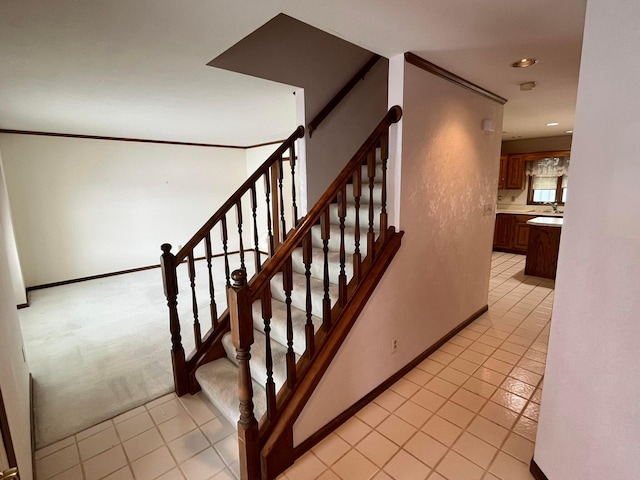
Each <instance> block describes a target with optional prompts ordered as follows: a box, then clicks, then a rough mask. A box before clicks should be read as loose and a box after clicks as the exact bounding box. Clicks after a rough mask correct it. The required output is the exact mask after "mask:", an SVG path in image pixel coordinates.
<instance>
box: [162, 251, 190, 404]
mask: <svg viewBox="0 0 640 480" xmlns="http://www.w3.org/2000/svg"><path fill="white" fill-rule="evenodd" d="M160 248H161V249H162V252H163V253H162V256H161V257H160V265H161V267H162V283H163V284H164V295H165V297H166V298H167V306H168V307H169V330H170V332H171V361H172V363H173V381H174V384H175V387H176V394H177V395H184V394H185V393H187V392H188V376H187V365H186V362H185V356H184V348H183V347H182V336H181V335H180V319H179V317H178V278H177V275H176V265H175V258H176V257H175V256H174V255H173V253H171V245H170V244H168V243H164V244H163V245H162V246H161V247H160Z"/></svg>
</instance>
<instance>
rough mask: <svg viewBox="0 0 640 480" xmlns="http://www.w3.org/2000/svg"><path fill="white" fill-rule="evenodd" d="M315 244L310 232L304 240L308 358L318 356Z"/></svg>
mask: <svg viewBox="0 0 640 480" xmlns="http://www.w3.org/2000/svg"><path fill="white" fill-rule="evenodd" d="M312 248H313V243H312V240H311V232H310V231H309V232H308V233H307V234H306V235H305V237H304V238H303V239H302V261H303V262H304V276H305V277H306V279H307V293H306V295H307V299H306V307H305V310H306V314H307V322H306V323H305V326H304V333H305V340H306V344H307V345H306V347H307V348H306V352H307V357H308V358H313V357H314V356H315V354H316V345H315V331H314V326H313V302H312V299H311V263H312V261H313V250H312Z"/></svg>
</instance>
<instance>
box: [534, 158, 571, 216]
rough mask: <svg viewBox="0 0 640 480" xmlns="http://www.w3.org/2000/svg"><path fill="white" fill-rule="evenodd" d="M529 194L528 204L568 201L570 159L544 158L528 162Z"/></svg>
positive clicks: (561, 203) (560, 203) (562, 203)
mask: <svg viewBox="0 0 640 480" xmlns="http://www.w3.org/2000/svg"><path fill="white" fill-rule="evenodd" d="M527 176H528V177H529V182H528V185H529V192H528V197H527V203H528V204H529V205H536V204H541V203H557V204H559V205H564V203H565V201H566V199H567V184H568V179H569V157H553V158H543V159H541V160H535V161H529V162H527Z"/></svg>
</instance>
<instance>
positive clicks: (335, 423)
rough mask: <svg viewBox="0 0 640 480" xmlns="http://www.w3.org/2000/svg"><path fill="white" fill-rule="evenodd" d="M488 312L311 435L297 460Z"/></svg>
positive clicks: (298, 449) (461, 326) (474, 317)
mask: <svg viewBox="0 0 640 480" xmlns="http://www.w3.org/2000/svg"><path fill="white" fill-rule="evenodd" d="M487 310H489V306H488V305H484V306H483V307H482V308H480V309H479V310H478V311H476V312H475V313H473V314H472V315H471V316H470V317H469V318H467V319H466V320H464V321H463V322H462V323H460V324H459V325H458V326H457V327H455V328H454V329H452V330H451V331H450V332H449V333H447V334H446V335H445V336H444V337H442V338H440V340H438V341H437V342H436V343H434V344H433V345H432V346H431V347H429V348H428V349H427V350H425V351H424V352H422V353H421V354H420V355H418V356H417V357H416V358H414V359H413V360H412V361H411V362H409V363H408V364H407V365H405V366H404V367H402V368H401V369H400V370H398V371H397V372H396V373H395V374H393V375H392V376H391V377H389V378H388V379H386V380H385V381H384V382H382V383H381V384H380V385H378V386H377V387H376V388H374V389H373V390H372V391H371V392H369V393H368V394H367V395H365V396H364V397H362V398H361V399H360V400H358V401H357V402H356V403H354V404H353V405H352V406H351V407H349V408H348V409H346V410H345V411H344V412H342V413H341V414H340V415H338V416H337V417H335V418H334V419H333V420H331V421H330V422H329V423H327V424H326V425H325V426H324V427H322V428H321V429H320V430H318V431H317V432H315V433H314V434H313V435H311V436H310V437H309V438H307V439H306V440H305V441H303V442H302V443H301V444H300V445H298V446H297V447H295V448H294V456H295V458H300V457H301V456H302V455H304V454H305V453H306V452H308V451H309V450H311V449H312V448H313V447H314V446H316V445H317V444H318V443H319V442H320V441H321V440H322V439H324V438H325V437H326V436H327V435H329V434H330V433H331V432H333V431H334V430H335V429H336V428H338V427H339V426H340V425H342V424H343V423H344V422H346V421H347V420H349V419H350V418H351V417H353V416H354V415H355V414H356V413H357V412H359V411H360V410H361V409H362V408H364V407H365V406H367V405H368V404H369V403H371V401H372V400H373V399H374V398H376V397H377V396H378V395H380V394H381V393H382V392H384V391H385V390H387V389H388V388H389V387H390V386H391V385H393V384H394V383H396V382H397V381H398V380H400V379H401V378H402V377H404V376H405V375H406V374H407V373H409V372H410V371H411V370H413V369H414V368H415V367H416V366H417V365H418V364H420V363H421V362H422V361H424V360H425V359H426V358H427V357H428V356H429V355H431V354H432V353H433V352H435V351H436V350H438V349H439V348H440V347H441V346H442V345H444V344H445V343H447V342H448V341H449V340H451V338H453V337H454V336H456V335H457V334H458V333H459V332H460V331H461V330H462V329H464V328H465V327H467V326H468V325H469V324H471V323H472V322H473V321H475V320H477V319H478V318H479V317H480V316H481V315H483V314H484V313H485V312H486V311H487Z"/></svg>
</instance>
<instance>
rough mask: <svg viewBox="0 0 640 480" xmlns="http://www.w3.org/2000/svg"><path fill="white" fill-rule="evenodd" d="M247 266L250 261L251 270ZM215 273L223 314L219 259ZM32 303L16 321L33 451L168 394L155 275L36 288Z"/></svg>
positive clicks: (201, 273)
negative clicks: (30, 404)
mask: <svg viewBox="0 0 640 480" xmlns="http://www.w3.org/2000/svg"><path fill="white" fill-rule="evenodd" d="M252 262H253V258H252V257H251V258H247V263H248V266H249V265H250V264H251V263H252ZM197 264H198V275H197V279H198V292H199V294H198V303H200V304H201V305H202V307H201V315H203V316H204V317H203V318H201V324H202V328H203V331H205V330H206V328H208V327H209V326H210V323H207V322H208V317H207V314H208V307H207V302H208V286H207V283H206V282H205V279H206V278H207V277H206V270H205V268H206V266H205V264H204V262H197ZM182 270H183V271H182V272H181V274H182V276H183V278H184V280H186V278H185V276H186V272H184V270H186V269H182ZM214 272H215V275H216V301H217V302H218V308H219V311H222V310H224V308H226V299H225V290H224V288H223V286H224V264H223V262H222V261H221V260H220V259H218V260H217V261H216V262H215V263H214ZM249 273H251V272H249ZM200 280H201V281H200ZM181 285H183V287H182V291H181V295H180V298H179V306H180V311H181V312H183V313H182V314H181V323H182V331H183V340H184V341H183V345H184V346H185V350H187V352H188V351H189V348H188V347H187V346H189V345H193V332H192V327H191V325H192V323H193V317H192V316H190V314H189V315H187V314H186V311H187V310H188V311H190V307H191V296H190V289H189V288H188V283H187V282H185V281H183V282H182V283H181ZM29 303H30V307H29V308H26V309H23V310H20V322H21V325H22V330H23V336H24V341H25V350H26V355H27V361H28V363H29V368H30V370H31V373H32V375H33V378H34V397H35V401H34V403H35V424H36V447H37V448H42V447H43V446H46V445H48V444H50V443H53V442H55V441H57V440H60V439H62V438H65V437H67V436H69V435H71V434H74V433H77V432H79V431H82V430H84V429H85V428H88V427H90V426H92V425H95V424H97V423H99V422H101V421H103V420H106V419H108V418H111V417H113V416H115V415H117V414H119V413H122V412H125V411H127V410H130V409H132V408H134V407H136V406H138V405H142V404H144V403H146V402H148V401H150V400H153V399H154V398H157V397H159V396H161V395H163V394H165V393H168V392H170V391H171V390H173V376H172V371H171V356H170V349H171V341H170V334H169V321H168V310H167V307H166V300H165V298H164V295H163V290H162V277H161V271H160V269H153V270H146V271H142V272H136V273H132V274H126V275H118V276H114V277H109V278H104V279H99V280H90V281H86V282H82V283H76V284H71V285H64V286H59V287H52V288H47V289H43V290H35V291H32V292H30V294H29Z"/></svg>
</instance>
